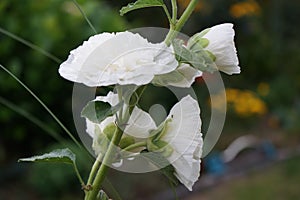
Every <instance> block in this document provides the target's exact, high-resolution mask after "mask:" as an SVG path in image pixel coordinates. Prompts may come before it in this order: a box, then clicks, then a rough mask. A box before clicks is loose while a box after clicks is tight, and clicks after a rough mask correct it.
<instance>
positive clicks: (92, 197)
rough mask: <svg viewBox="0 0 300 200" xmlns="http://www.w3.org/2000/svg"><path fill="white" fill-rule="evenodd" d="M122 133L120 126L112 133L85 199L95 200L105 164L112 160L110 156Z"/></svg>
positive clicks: (105, 167) (104, 170) (103, 176)
mask: <svg viewBox="0 0 300 200" xmlns="http://www.w3.org/2000/svg"><path fill="white" fill-rule="evenodd" d="M122 134H123V132H122V130H121V129H120V128H117V130H116V131H115V133H114V135H113V138H112V141H111V143H110V145H109V147H108V149H107V152H106V154H105V155H104V158H103V162H102V164H101V166H100V168H99V170H98V172H97V174H96V176H95V179H94V181H93V184H92V190H91V191H89V192H88V193H87V194H86V196H85V200H96V198H97V195H98V193H99V191H100V187H101V184H102V182H103V180H104V178H105V174H106V172H107V169H108V166H107V165H109V164H110V163H111V162H112V158H113V157H114V156H113V155H114V153H115V150H116V145H118V144H119V142H120V140H121V137H122Z"/></svg>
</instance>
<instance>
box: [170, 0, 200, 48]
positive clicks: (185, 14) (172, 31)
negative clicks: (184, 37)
mask: <svg viewBox="0 0 300 200" xmlns="http://www.w3.org/2000/svg"><path fill="white" fill-rule="evenodd" d="M198 1H199V0H191V2H190V3H189V5H188V6H187V8H186V9H185V11H184V12H183V14H182V16H181V17H180V19H179V20H178V21H177V22H176V23H175V24H171V26H170V31H169V33H168V35H167V36H166V39H165V43H166V44H167V45H168V46H170V45H171V43H172V40H173V39H174V38H175V37H176V36H177V34H178V32H179V31H180V30H181V29H182V27H183V26H184V24H185V23H186V21H187V20H188V19H189V17H190V16H191V14H192V13H193V11H194V9H195V7H196V5H197V3H198ZM173 3H174V2H173V0H172V7H173V15H174V13H175V11H176V10H177V7H174V6H173ZM176 13H177V11H176ZM173 17H174V16H173Z"/></svg>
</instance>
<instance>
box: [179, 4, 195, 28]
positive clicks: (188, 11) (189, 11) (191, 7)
mask: <svg viewBox="0 0 300 200" xmlns="http://www.w3.org/2000/svg"><path fill="white" fill-rule="evenodd" d="M198 1H199V0H191V2H190V3H189V5H188V6H187V8H186V9H185V11H184V12H183V14H182V16H181V17H180V19H179V20H178V22H177V24H176V28H175V31H180V30H181V29H182V27H183V26H184V24H185V23H186V21H187V20H188V19H189V18H190V16H191V14H192V13H193V11H194V10H195V7H196V5H197V3H198Z"/></svg>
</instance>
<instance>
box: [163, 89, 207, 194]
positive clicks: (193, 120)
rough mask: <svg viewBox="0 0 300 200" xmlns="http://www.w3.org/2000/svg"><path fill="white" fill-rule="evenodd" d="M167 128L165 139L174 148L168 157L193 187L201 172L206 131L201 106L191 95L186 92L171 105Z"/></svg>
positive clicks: (178, 176) (177, 172) (177, 174)
mask: <svg viewBox="0 0 300 200" xmlns="http://www.w3.org/2000/svg"><path fill="white" fill-rule="evenodd" d="M168 118H172V121H170V122H169V123H168V127H167V131H166V133H165V135H164V136H163V137H162V138H161V140H163V141H166V142H168V143H169V145H170V146H171V147H172V148H173V150H174V151H173V153H172V155H171V156H170V157H168V158H167V159H168V160H169V162H170V163H171V164H172V165H173V166H174V168H175V175H176V176H177V178H178V179H179V180H180V181H181V182H182V183H183V184H184V185H185V186H186V187H187V188H188V189H189V190H191V189H192V185H193V184H194V183H195V182H196V181H197V180H198V177H199V175H200V157H201V154H202V146H203V140H202V134H201V119H200V108H199V106H198V102H197V101H196V100H194V99H193V98H192V97H191V96H189V95H188V96H186V97H184V98H183V99H181V101H179V102H178V103H177V104H175V106H174V107H173V108H172V109H171V111H170V114H169V116H168Z"/></svg>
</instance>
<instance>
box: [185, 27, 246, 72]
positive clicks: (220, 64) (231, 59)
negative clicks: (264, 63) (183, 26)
mask: <svg viewBox="0 0 300 200" xmlns="http://www.w3.org/2000/svg"><path fill="white" fill-rule="evenodd" d="M234 35H235V33H234V29H233V24H231V23H225V24H219V25H216V26H213V27H211V28H208V29H205V30H203V31H202V32H200V33H197V34H195V35H194V36H193V37H192V38H191V41H192V43H193V42H199V41H201V42H203V43H202V44H201V46H203V48H204V49H205V50H207V51H209V52H210V53H211V54H212V56H213V57H214V62H215V64H216V66H217V68H218V69H219V70H220V71H222V72H224V73H226V74H229V75H232V74H239V73H240V72H241V69H240V67H239V60H238V57H237V51H236V48H235V44H234ZM201 39H202V40H201ZM203 39H206V40H207V41H204V40H203ZM189 42H190V41H189Z"/></svg>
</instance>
